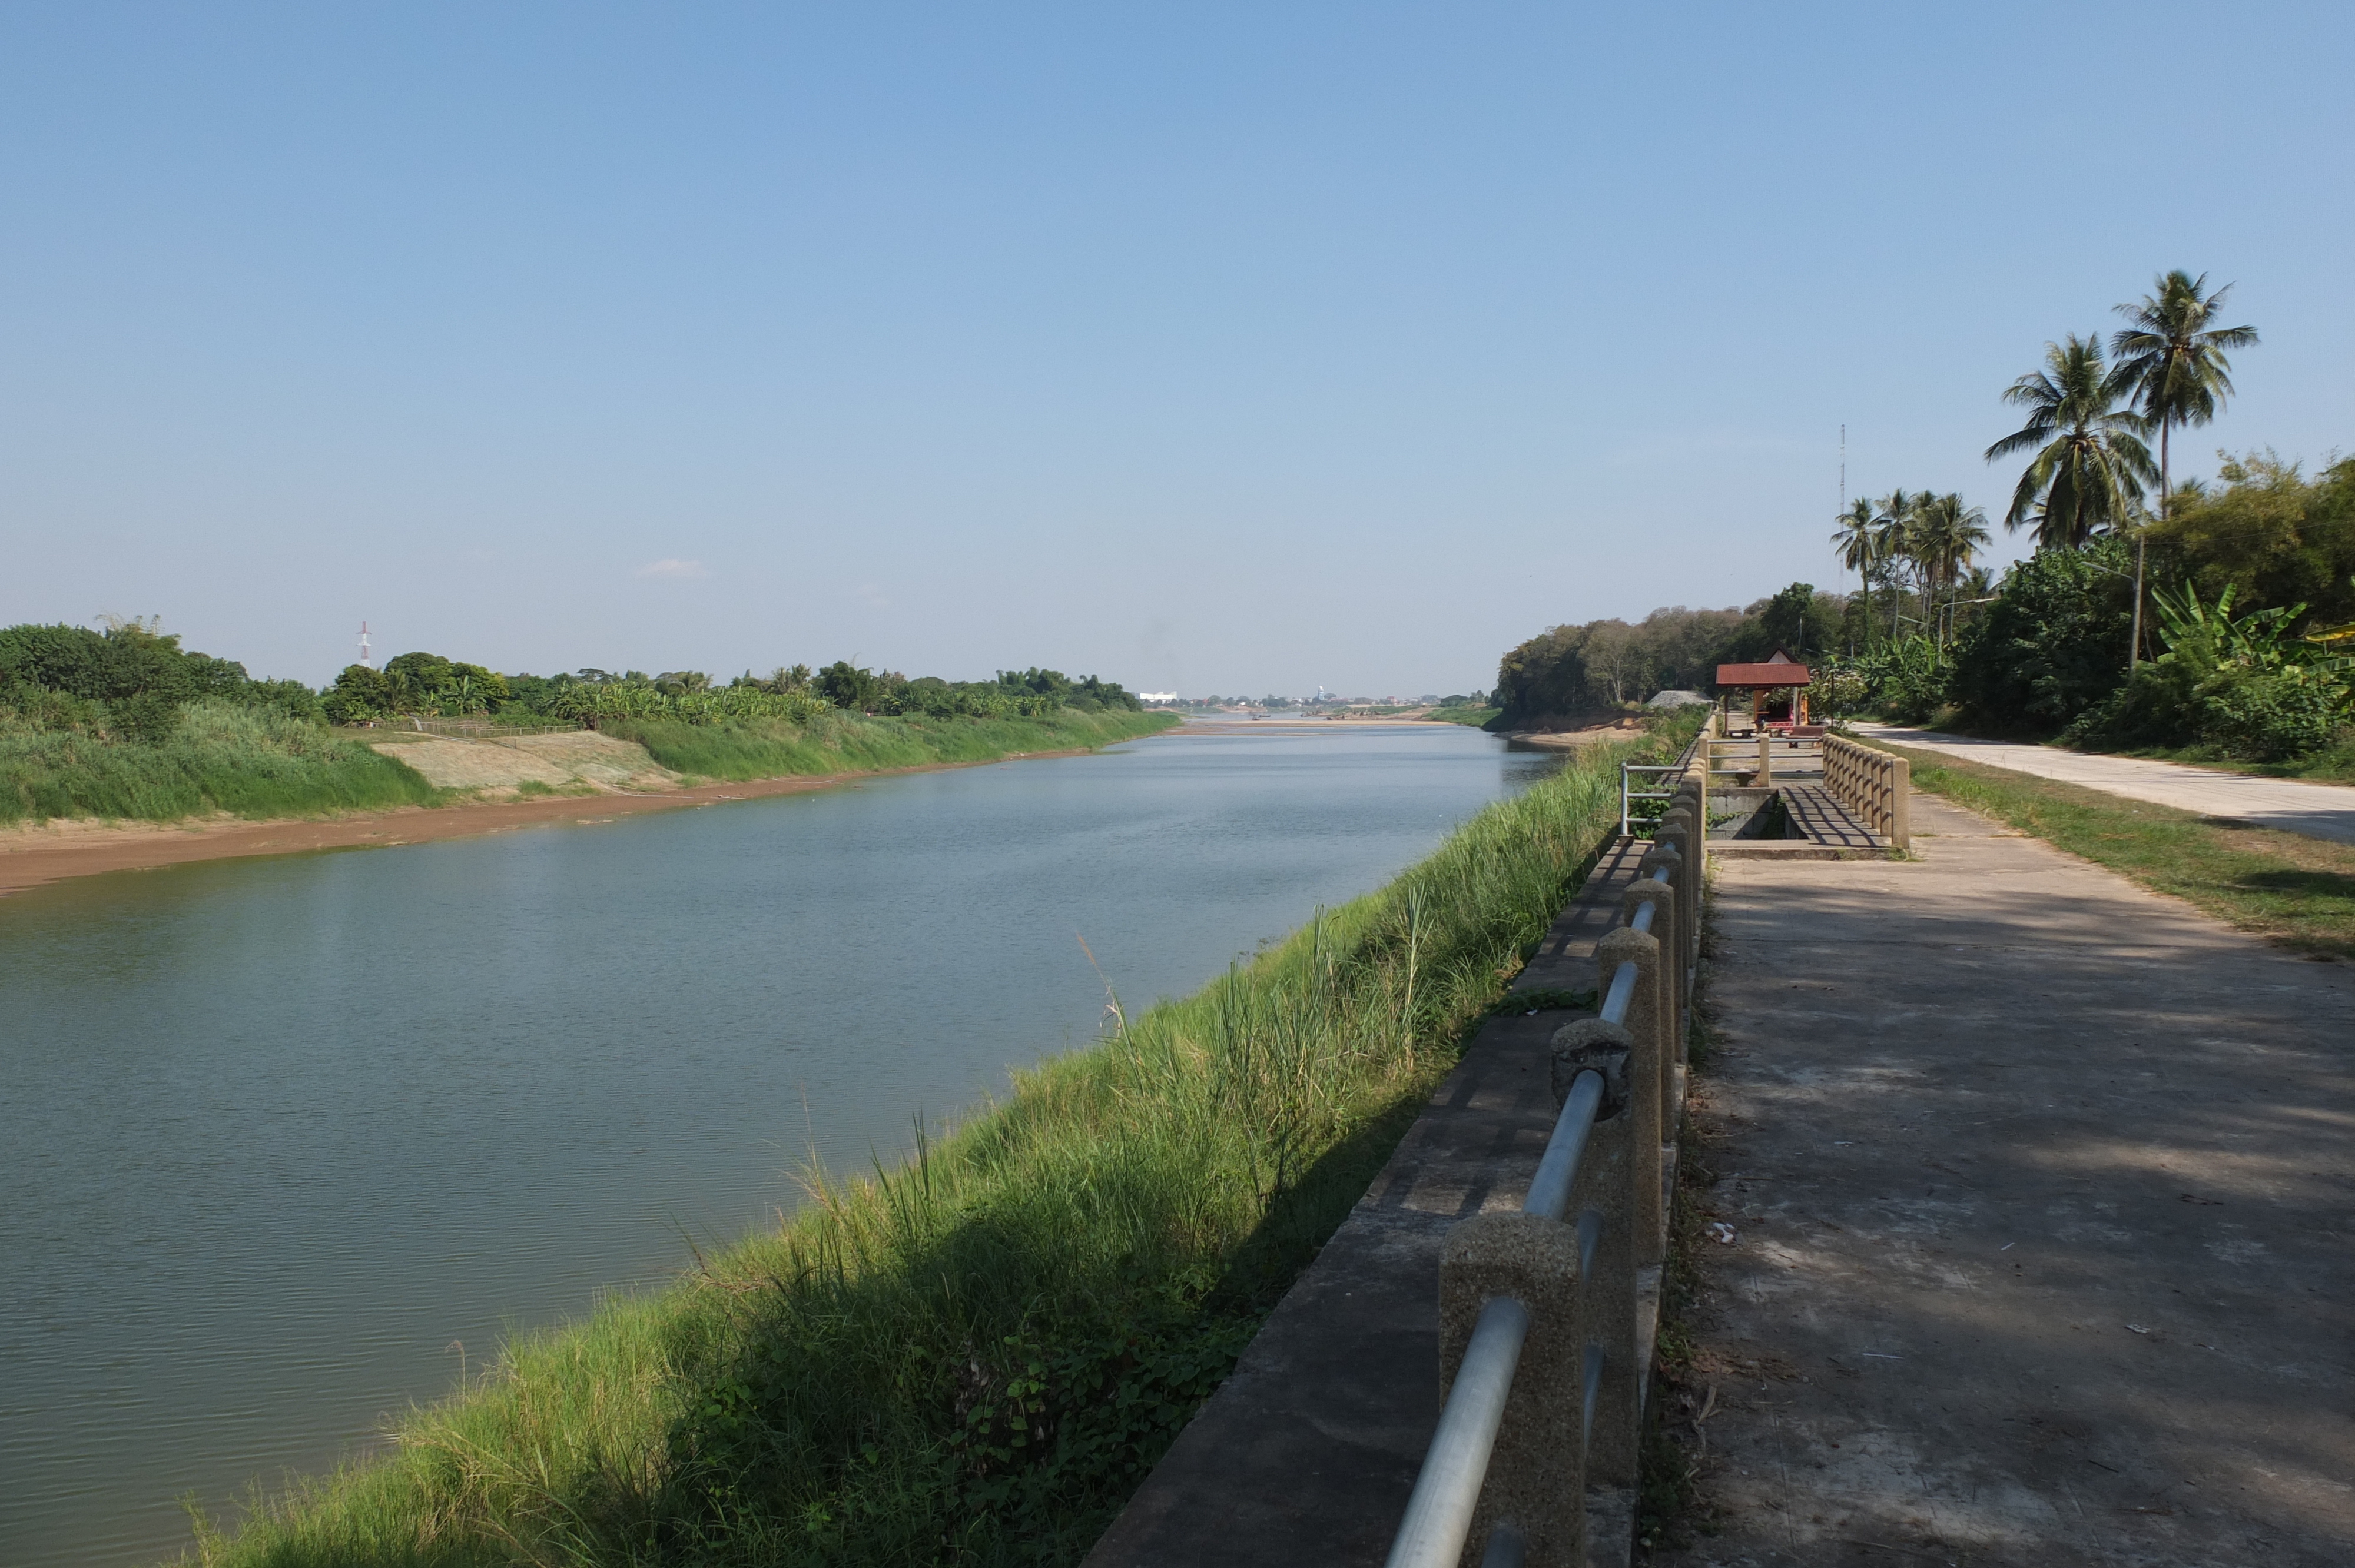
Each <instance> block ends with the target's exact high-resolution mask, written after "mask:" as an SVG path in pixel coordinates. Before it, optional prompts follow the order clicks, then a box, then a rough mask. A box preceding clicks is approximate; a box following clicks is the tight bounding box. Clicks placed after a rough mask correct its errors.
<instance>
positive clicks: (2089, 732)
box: [1496, 270, 2355, 761]
mask: <svg viewBox="0 0 2355 1568" xmlns="http://www.w3.org/2000/svg"><path fill="white" fill-rule="evenodd" d="M2230 292H2231V286H2230V285H2224V286H2222V287H2216V288H2211V287H2210V286H2209V281H2208V279H2207V277H2206V275H2205V274H2200V275H2194V274H2192V273H2190V272H2189V271H2185V270H2176V271H2171V272H2166V273H2162V274H2160V275H2159V276H2158V278H2157V279H2156V280H2155V281H2154V283H2153V286H2152V289H2151V291H2150V292H2148V293H2147V294H2145V295H2143V296H2142V297H2141V298H2139V299H2137V300H2135V301H2131V302H2126V303H2122V304H2120V305H2118V306H2116V307H2115V313H2116V315H2117V316H2119V317H2120V318H2121V319H2122V322H2123V324H2122V325H2121V326H2120V327H2119V328H2118V329H2117V330H2115V332H2113V333H2111V334H2109V336H2108V338H2107V341H2106V342H2105V340H2104V337H2103V334H2101V333H2099V332H2092V333H2087V334H2082V335H2080V334H2064V336H2063V337H2062V340H2061V341H2059V342H2055V343H2048V344H2046V345H2045V349H2044V355H2043V361H2042V364H2041V366H2040V367H2038V368H2037V369H2034V370H2031V371H2030V372H2029V373H2028V374H2026V375H2023V376H2019V378H2018V379H2017V380H2015V381H2014V382H2013V383H2012V384H2011V385H2010V386H2009V387H2008V388H2006V389H2005V390H2004V391H2003V393H2002V395H2001V396H2002V401H2003V402H2004V403H2005V404H2007V405H2008V406H2009V407H2010V408H2014V409H2017V410H2019V426H2018V428H2017V429H2013V430H2012V431H2011V432H2010V433H2009V434H2007V435H2003V436H2001V437H1999V438H1998V440H1995V441H1994V442H1992V443H1991V444H1990V445H1989V446H1988V447H1987V449H1986V450H1985V451H1984V453H1983V454H1982V455H1983V457H1984V459H1985V461H1987V462H1988V463H1991V464H1993V463H2001V462H2006V461H2012V460H2018V459H2025V460H2026V461H2025V462H2024V463H2023V464H2022V466H2021V468H2020V471H2019V474H2018V476H2017V478H2016V479H2015V481H2014V482H2013V483H2012V486H2011V494H2010V499H2009V504H2008V505H2007V506H2006V508H2005V511H2004V514H2003V524H2004V526H2005V528H2006V529H2007V530H2008V531H2011V532H2019V531H2021V530H2027V531H2029V532H2030V533H2031V534H2032V535H2033V537H2034V540H2035V545H2036V548H2035V550H2034V552H2033V554H2031V555H2030V556H2029V558H2028V559H2026V560H2024V561H2021V562H2019V563H2018V564H2016V565H2014V566H2013V567H2009V569H2008V570H2006V571H2005V572H2004V574H2003V575H2002V577H2000V578H1998V577H1995V576H1994V574H1992V573H1991V572H1990V571H1988V570H1987V568H1986V567H1984V566H1982V565H1981V564H1980V562H1979V556H1980V555H1981V553H1982V552H1983V551H1984V550H1985V549H1986V547H1987V546H1988V544H1989V543H1990V541H1991V538H1992V535H1991V531H1990V527H1989V521H1988V517H1987V513H1986V511H1985V510H1984V509H1983V508H1981V507H1978V506H1976V505H1973V504H1971V503H1969V502H1967V501H1966V499H1965V498H1964V497H1963V496H1962V495H1961V494H1959V493H1945V494H1935V493H1931V492H1929V491H1928V490H1926V489H1925V490H1920V491H1909V490H1904V489H1899V490H1895V491H1892V492H1891V493H1889V494H1887V495H1885V496H1881V497H1877V498H1870V499H1860V500H1859V501H1857V502H1855V503H1853V504H1851V505H1850V506H1849V508H1848V509H1847V510H1846V511H1845V512H1843V513H1842V514H1840V515H1839V516H1838V518H1836V519H1835V526H1834V530H1833V533H1832V535H1831V545H1832V548H1833V553H1834V556H1835V558H1836V559H1837V560H1838V563H1839V565H1840V567H1841V568H1842V569H1843V571H1844V572H1852V573H1854V574H1856V577H1855V581H1856V584H1857V587H1856V590H1855V591H1854V592H1838V593H1828V594H1827V593H1818V592H1817V591H1815V590H1814V589H1813V588H1811V587H1810V586H1809V585H1807V584H1805V583H1795V584H1793V585H1791V586H1790V587H1789V588H1785V589H1784V590H1783V591H1782V592H1781V593H1779V594H1777V595H1775V596H1774V598H1772V599H1760V600H1758V601H1756V602H1754V603H1753V604H1751V605H1750V606H1749V607H1748V608H1747V609H1742V610H1735V609H1720V610H1710V609H1700V610H1689V609H1683V608H1681V607H1678V608H1674V609H1660V610H1655V611H1654V612H1653V613H1652V614H1651V615H1649V616H1647V617H1646V618H1645V619H1644V620H1642V621H1641V622H1638V623H1636V624H1633V625H1631V624H1629V623H1627V622H1625V621H1622V620H1596V621H1590V622H1587V623H1586V624H1585V625H1582V626H1557V627H1554V628H1551V629H1550V630H1547V631H1546V632H1544V633H1541V634H1540V636H1538V637H1535V638H1532V639H1530V640H1529V641H1527V642H1524V643H1522V644H1521V645H1520V646H1519V647H1518V648H1515V649H1513V650H1511V651H1510V652H1508V653H1507V654H1506V655H1505V656H1504V660H1503V662H1502V663H1501V665H1500V667H1499V670H1498V673H1497V703H1498V705H1499V706H1500V707H1502V708H1503V709H1504V710H1505V712H1504V713H1503V715H1501V716H1500V717H1499V718H1498V719H1497V721H1496V722H1497V726H1498V727H1517V726H1521V725H1525V724H1528V723H1530V722H1533V721H1538V720H1541V719H1543V718H1545V717H1548V716H1551V715H1564V716H1567V715H1580V714H1589V713H1593V712H1594V711H1596V710H1598V709H1606V710H1607V709H1610V708H1614V707H1616V706H1619V705H1624V704H1625V703H1627V702H1629V701H1634V700H1638V699H1640V698H1641V697H1642V696H1644V695H1646V694H1649V693H1650V692H1651V691H1656V690H1658V689H1661V688H1676V687H1685V688H1689V689H1692V690H1696V691H1700V692H1703V693H1710V692H1712V691H1713V690H1714V687H1713V684H1712V682H1711V676H1712V675H1713V674H1714V672H1715V666H1716V665H1717V664H1719V663H1721V662H1746V661H1749V660H1753V659H1756V658H1762V657H1764V656H1765V654H1766V653H1767V652H1770V651H1771V650H1772V649H1773V648H1774V647H1777V646H1779V647H1782V648H1784V649H1785V650H1786V651H1788V652H1790V653H1791V654H1792V655H1793V656H1794V657H1796V658H1800V659H1802V660H1803V661H1805V662H1811V663H1812V664H1813V665H1814V667H1815V669H1816V673H1817V689H1816V690H1815V691H1814V693H1813V694H1812V696H1813V699H1814V700H1813V706H1814V707H1815V709H1816V710H1817V712H1820V713H1835V714H1836V713H1840V712H1855V711H1861V710H1864V709H1877V710H1878V711H1881V712H1882V713H1885V714H1887V715H1890V716H1893V717H1898V718H1902V719H1906V720H1910V721H1922V720H1926V719H1929V718H1931V717H1932V716H1933V715H1941V714H1944V715H1946V718H1947V719H1948V720H1950V721H1951V722H1954V723H1957V724H1960V725H1964V726H1968V727H1973V728H1976V729H1978V730H1981V731H1984V732H1990V733H2010V734H2025V735H2036V736H2048V737H2058V738H2061V739H2063V740H2065V741H2068V742H2071V743H2075V744H2083V745H2090V746H2105V747H2127V748H2154V749H2179V748H2206V749H2208V750H2210V751H2212V752H2214V753H2216V754H2218V755H2222V756H2228V757H2238V758H2250V759H2255V760H2263V761H2282V760H2286V759H2290V758H2298V757H2302V756H2307V755H2310V754H2312V753H2315V752H2318V751H2321V750H2323V749H2325V748H2328V747H2333V746H2344V745H2346V744H2348V742H2349V737H2350V719H2355V714H2351V713H2350V674H2355V660H2350V657H2349V655H2350V653H2355V459H2341V460H2338V461H2332V462H2331V463H2329V464H2328V466H2326V467H2325V468H2324V469H2323V470H2322V471H2321V472H2320V473H2318V474H2317V475H2314V476H2312V477H2308V476H2307V474H2305V473H2304V472H2303V471H2301V469H2300V468H2299V466H2298V465H2297V464H2296V463H2295V462H2289V461H2283V460H2282V459H2281V458H2280V457H2278V456H2277V455H2276V454H2275V453H2274V452H2272V451H2270V450H2265V451H2259V452H2248V453H2243V454H2242V455H2240V456H2237V457H2235V456H2232V455H2230V454H2227V453H2224V452H2219V453H2218V454H2217V456H2218V458H2219V460H2220V463H2221V466H2220V467H2219V469H2218V471H2217V475H2216V478H2215V480H2214V481H2212V482H2209V481H2201V480H2198V479H2190V480H2180V481H2179V480H2178V479H2177V477H2176V475H2175V472H2174V466H2173V438H2174V434H2175V432H2176V431H2178V430H2190V429H2197V428H2199V427H2201V426H2204V425H2207V424H2209V423H2211V421H2212V420H2213V419H2214V418H2216V416H2217V414H2218V413H2220V412H2221V411H2222V409H2223V408H2224V407H2225V405H2226V404H2227V402H2228V401H2229V400H2230V399H2231V397H2232V396H2233V393H2234V387H2233V382H2232V357H2231V356H2232V353H2234V352H2235V351H2238V350H2241V349H2244V348H2248V347H2251V346H2254V345H2255V344H2257V342H2258V341H2259V339H2258V334H2257V329H2256V328H2255V327H2254V326H2251V325H2246V324H2234V323H2231V322H2230V319H2229V317H2228V316H2227V315H2226V313H2225V307H2226V304H2227V301H2228V297H2229V295H2230ZM2334 755H2335V753H2334Z"/></svg>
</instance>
